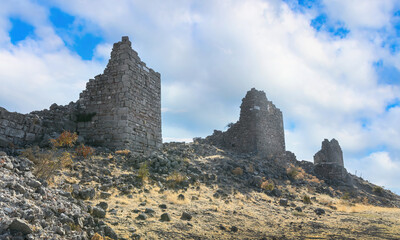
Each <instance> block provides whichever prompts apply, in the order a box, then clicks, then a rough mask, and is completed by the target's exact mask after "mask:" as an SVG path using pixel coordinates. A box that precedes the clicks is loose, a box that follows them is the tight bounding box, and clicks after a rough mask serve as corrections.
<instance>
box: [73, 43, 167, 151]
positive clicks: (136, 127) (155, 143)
mask: <svg viewBox="0 0 400 240" xmlns="http://www.w3.org/2000/svg"><path fill="white" fill-rule="evenodd" d="M78 112H79V114H80V116H83V118H86V119H82V120H83V121H81V122H79V123H78V129H77V130H78V133H79V135H81V136H83V137H84V138H85V139H87V141H88V142H89V143H90V144H92V145H100V146H107V147H110V148H113V149H115V148H127V149H131V150H134V151H136V152H143V151H145V150H149V149H150V150H151V149H156V148H159V147H160V146H161V144H162V139H161V81H160V74H159V73H157V72H154V71H153V70H152V69H149V68H147V67H146V64H145V63H144V62H142V61H141V60H140V58H139V56H138V54H137V53H136V52H135V51H134V50H133V49H132V48H131V42H130V41H129V39H128V37H123V38H122V41H121V42H118V43H115V44H114V46H113V50H112V52H111V59H110V60H109V62H108V65H107V67H106V69H105V70H104V73H103V74H100V75H98V76H96V77H95V79H91V80H90V81H89V82H88V83H87V85H86V90H85V91H83V92H82V93H81V94H80V98H79V101H78Z"/></svg>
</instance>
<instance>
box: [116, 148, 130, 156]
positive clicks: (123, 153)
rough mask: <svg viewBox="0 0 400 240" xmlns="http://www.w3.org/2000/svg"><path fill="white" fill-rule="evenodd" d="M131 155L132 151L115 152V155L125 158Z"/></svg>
mask: <svg viewBox="0 0 400 240" xmlns="http://www.w3.org/2000/svg"><path fill="white" fill-rule="evenodd" d="M130 153H131V151H130V150H128V149H124V150H117V151H115V154H117V155H123V156H128V155H129V154H130Z"/></svg>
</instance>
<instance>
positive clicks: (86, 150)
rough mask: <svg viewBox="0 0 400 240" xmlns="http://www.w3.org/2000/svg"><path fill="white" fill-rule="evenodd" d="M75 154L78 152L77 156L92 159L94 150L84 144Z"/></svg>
mask: <svg viewBox="0 0 400 240" xmlns="http://www.w3.org/2000/svg"><path fill="white" fill-rule="evenodd" d="M75 152H76V155H78V156H80V157H83V158H87V157H90V156H92V155H93V153H94V148H92V147H89V146H85V145H84V144H81V145H79V146H78V147H77V148H76V149H75Z"/></svg>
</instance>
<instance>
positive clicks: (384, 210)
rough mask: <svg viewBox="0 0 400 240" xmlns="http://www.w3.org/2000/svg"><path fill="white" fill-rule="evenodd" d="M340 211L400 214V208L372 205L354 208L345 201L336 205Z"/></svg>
mask: <svg viewBox="0 0 400 240" xmlns="http://www.w3.org/2000/svg"><path fill="white" fill-rule="evenodd" d="M335 206H336V207H337V210H338V211H341V212H347V213H362V212H370V213H394V214H400V208H389V207H377V206H372V205H365V204H360V203H356V204H354V205H352V206H349V205H348V204H346V203H344V202H343V201H338V203H337V204H336V205H335Z"/></svg>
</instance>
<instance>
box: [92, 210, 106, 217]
mask: <svg viewBox="0 0 400 240" xmlns="http://www.w3.org/2000/svg"><path fill="white" fill-rule="evenodd" d="M92 215H93V217H96V218H104V217H105V216H106V212H105V211H104V210H103V209H102V208H99V207H93V214H92Z"/></svg>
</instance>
